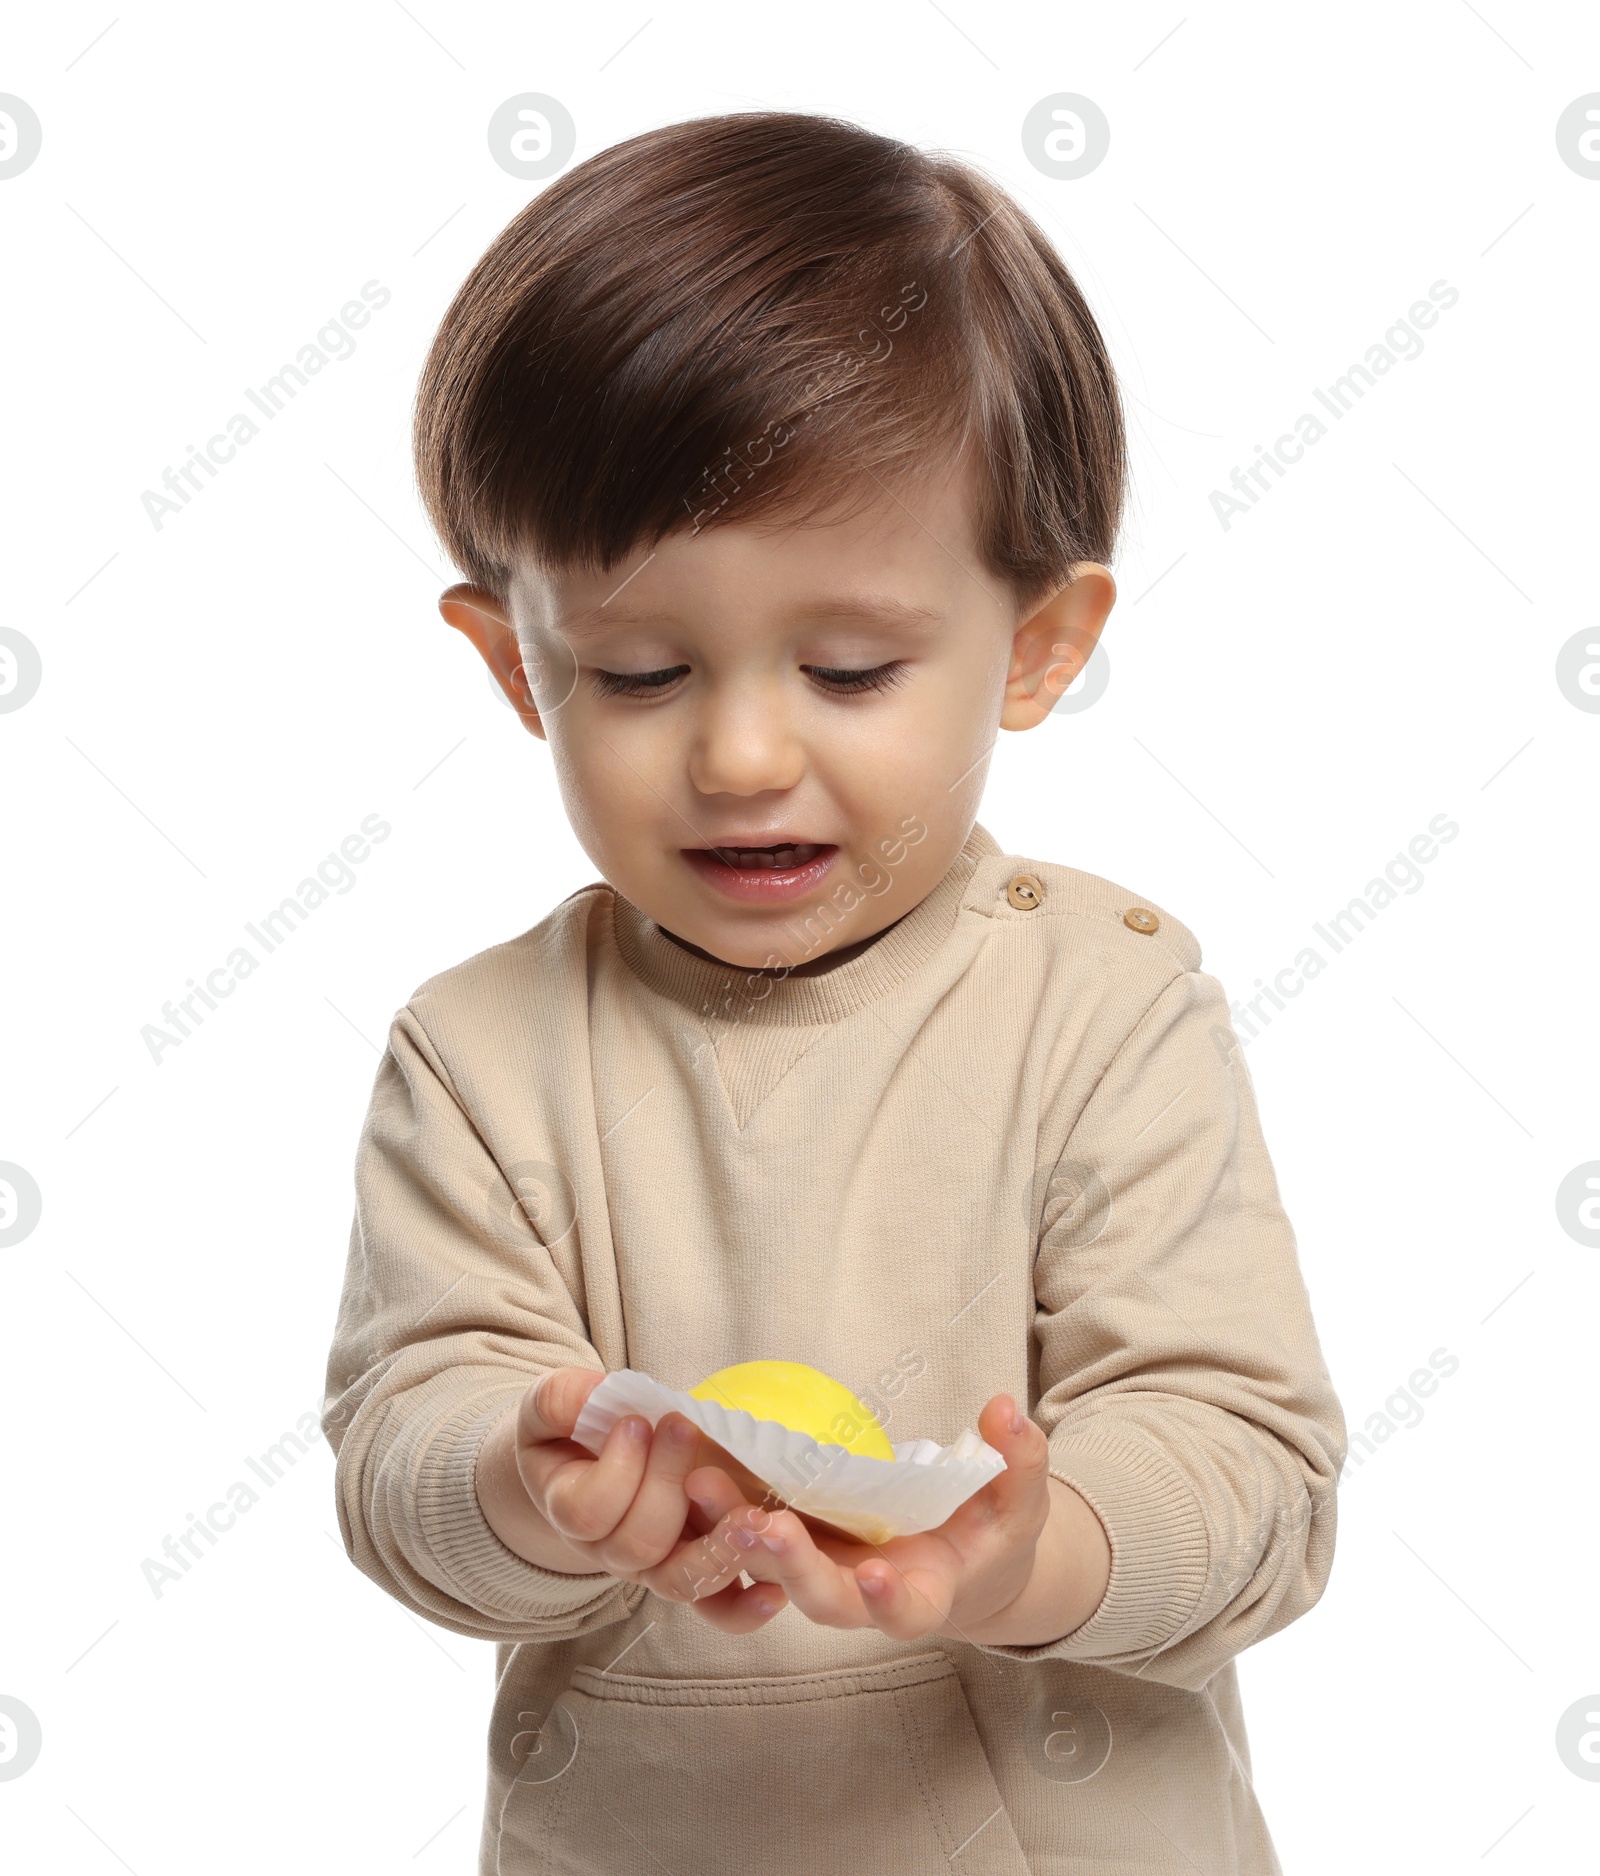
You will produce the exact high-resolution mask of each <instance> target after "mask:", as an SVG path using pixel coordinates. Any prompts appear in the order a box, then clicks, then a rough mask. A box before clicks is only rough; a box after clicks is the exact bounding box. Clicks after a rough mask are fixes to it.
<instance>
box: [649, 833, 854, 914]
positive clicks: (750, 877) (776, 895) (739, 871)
mask: <svg viewBox="0 0 1600 1876" xmlns="http://www.w3.org/2000/svg"><path fill="white" fill-rule="evenodd" d="M720 844H722V845H724V846H725V847H726V848H727V849H733V848H737V847H772V846H776V845H778V844H779V843H778V842H776V841H773V840H771V839H768V840H761V841H755V840H747V841H732V840H730V841H727V842H725V843H720ZM794 844H795V845H796V846H808V847H810V846H814V847H816V849H817V851H816V853H814V854H813V855H812V856H811V858H810V859H809V860H807V861H805V862H804V864H803V865H800V866H791V867H783V868H775V867H744V866H730V865H729V863H728V862H727V861H726V860H724V859H722V858H721V857H720V855H719V854H717V853H716V852H713V851H712V850H710V849H709V848H706V847H685V848H683V849H682V853H683V857H684V859H685V861H686V862H687V863H688V865H689V868H690V870H691V871H692V872H693V873H694V874H695V875H696V876H697V877H698V878H699V879H701V880H702V881H704V883H705V884H706V885H707V886H709V887H711V889H712V890H713V891H714V892H718V893H721V894H722V896H723V897H724V898H725V899H732V900H735V901H736V902H737V903H739V904H741V905H786V904H788V903H789V902H790V901H791V900H794V899H803V898H804V897H805V896H806V894H807V893H808V892H813V891H815V890H816V888H817V887H818V886H819V885H820V884H821V882H822V880H823V879H824V878H825V877H826V875H827V873H828V870H829V869H830V868H831V867H832V865H833V863H834V861H835V860H837V859H838V857H839V849H838V848H837V847H836V846H832V845H830V844H829V843H828V842H826V841H796V842H795V843H794Z"/></svg>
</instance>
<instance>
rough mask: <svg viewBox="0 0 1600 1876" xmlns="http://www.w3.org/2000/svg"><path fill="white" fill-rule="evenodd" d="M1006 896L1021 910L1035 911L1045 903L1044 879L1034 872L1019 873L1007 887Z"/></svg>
mask: <svg viewBox="0 0 1600 1876" xmlns="http://www.w3.org/2000/svg"><path fill="white" fill-rule="evenodd" d="M1006 898H1007V899H1008V900H1010V902H1011V904H1012V905H1014V906H1015V907H1016V908H1017V910H1018V911H1019V912H1033V911H1036V910H1037V909H1038V908H1039V907H1040V906H1041V905H1043V904H1044V881H1043V880H1042V879H1036V878H1035V877H1034V875H1033V874H1032V873H1019V874H1018V875H1017V876H1016V878H1015V879H1014V880H1012V881H1011V883H1010V885H1008V886H1007V887H1006Z"/></svg>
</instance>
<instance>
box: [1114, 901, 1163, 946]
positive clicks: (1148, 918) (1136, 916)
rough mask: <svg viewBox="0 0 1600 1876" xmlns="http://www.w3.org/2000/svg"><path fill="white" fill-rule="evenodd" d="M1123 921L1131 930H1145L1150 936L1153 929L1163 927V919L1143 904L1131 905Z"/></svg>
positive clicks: (1124, 914)
mask: <svg viewBox="0 0 1600 1876" xmlns="http://www.w3.org/2000/svg"><path fill="white" fill-rule="evenodd" d="M1122 922H1123V924H1124V925H1126V926H1127V928H1128V930H1129V931H1137V932H1143V933H1144V935H1145V937H1146V938H1148V937H1149V936H1150V934H1151V932H1153V931H1159V930H1160V929H1161V921H1160V919H1158V918H1157V917H1156V915H1155V913H1154V912H1150V911H1147V910H1146V909H1145V907H1144V906H1142V905H1135V906H1130V907H1129V908H1128V910H1127V911H1126V912H1124V913H1123V915H1122Z"/></svg>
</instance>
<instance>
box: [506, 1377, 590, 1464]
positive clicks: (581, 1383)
mask: <svg viewBox="0 0 1600 1876" xmlns="http://www.w3.org/2000/svg"><path fill="white" fill-rule="evenodd" d="M604 1379H605V1376H604V1375H603V1374H601V1373H600V1372H599V1370H598V1369H595V1368H552V1369H551V1370H550V1372H549V1373H548V1374H547V1375H541V1376H540V1378H539V1379H538V1380H537V1381H536V1382H534V1384H533V1386H532V1387H530V1388H529V1389H528V1390H527V1392H526V1393H525V1394H524V1395H523V1396H522V1401H521V1406H520V1411H519V1413H518V1416H517V1439H518V1441H519V1442H520V1443H521V1444H523V1445H527V1446H532V1445H535V1444H537V1443H538V1442H539V1441H541V1440H559V1439H567V1438H569V1437H570V1435H571V1433H572V1429H573V1427H574V1426H576V1425H577V1421H578V1415H579V1414H580V1413H581V1412H582V1411H583V1404H584V1402H585V1401H586V1400H587V1399H588V1398H589V1396H590V1395H591V1394H592V1393H593V1392H594V1390H595V1389H596V1388H597V1387H598V1386H599V1385H600V1383H601V1382H602V1381H603V1380H604Z"/></svg>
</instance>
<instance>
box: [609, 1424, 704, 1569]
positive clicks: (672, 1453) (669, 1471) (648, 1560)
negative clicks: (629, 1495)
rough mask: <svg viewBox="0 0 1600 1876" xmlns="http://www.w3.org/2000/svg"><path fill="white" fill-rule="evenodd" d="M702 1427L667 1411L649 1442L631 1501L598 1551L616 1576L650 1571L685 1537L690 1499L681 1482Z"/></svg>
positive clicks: (692, 1461) (690, 1465) (693, 1457)
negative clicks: (646, 1455)
mask: <svg viewBox="0 0 1600 1876" xmlns="http://www.w3.org/2000/svg"><path fill="white" fill-rule="evenodd" d="M699 1443H700V1430H699V1428H698V1427H696V1426H695V1424H694V1422H693V1421H692V1420H688V1419H685V1417H684V1416H683V1415H682V1414H680V1413H670V1414H664V1415H663V1416H662V1418H661V1420H660V1421H659V1422H658V1423H657V1425H656V1430H655V1436H654V1438H653V1439H652V1440H651V1442H650V1451H649V1457H648V1459H647V1460H646V1462H645V1469H644V1476H643V1478H642V1479H641V1480H640V1481H639V1489H638V1490H637V1491H636V1492H635V1493H634V1495H633V1500H632V1503H631V1504H629V1505H628V1507H627V1509H626V1510H625V1511H624V1513H623V1515H622V1518H621V1519H620V1521H619V1522H618V1524H617V1525H616V1528H615V1529H614V1530H613V1531H611V1533H610V1534H609V1535H608V1536H607V1537H606V1538H605V1539H604V1541H603V1542H602V1543H601V1544H600V1546H599V1549H598V1558H599V1561H600V1562H601V1563H602V1564H603V1565H604V1566H605V1567H606V1569H608V1570H613V1571H616V1572H617V1573H618V1574H632V1573H633V1572H635V1571H639V1570H648V1569H651V1568H652V1567H653V1566H654V1565H656V1564H658V1563H660V1561H661V1560H662V1558H663V1557H665V1556H667V1555H668V1553H669V1552H670V1551H671V1550H672V1548H673V1546H674V1545H675V1544H676V1543H677V1542H678V1540H679V1539H680V1538H681V1537H682V1536H683V1527H684V1523H685V1521H686V1519H687V1518H688V1515H689V1499H688V1495H687V1494H686V1493H685V1491H684V1489H683V1482H684V1480H685V1479H686V1478H687V1477H688V1475H689V1472H690V1471H691V1469H692V1468H693V1466H694V1461H695V1454H696V1451H697V1450H698V1448H699Z"/></svg>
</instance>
